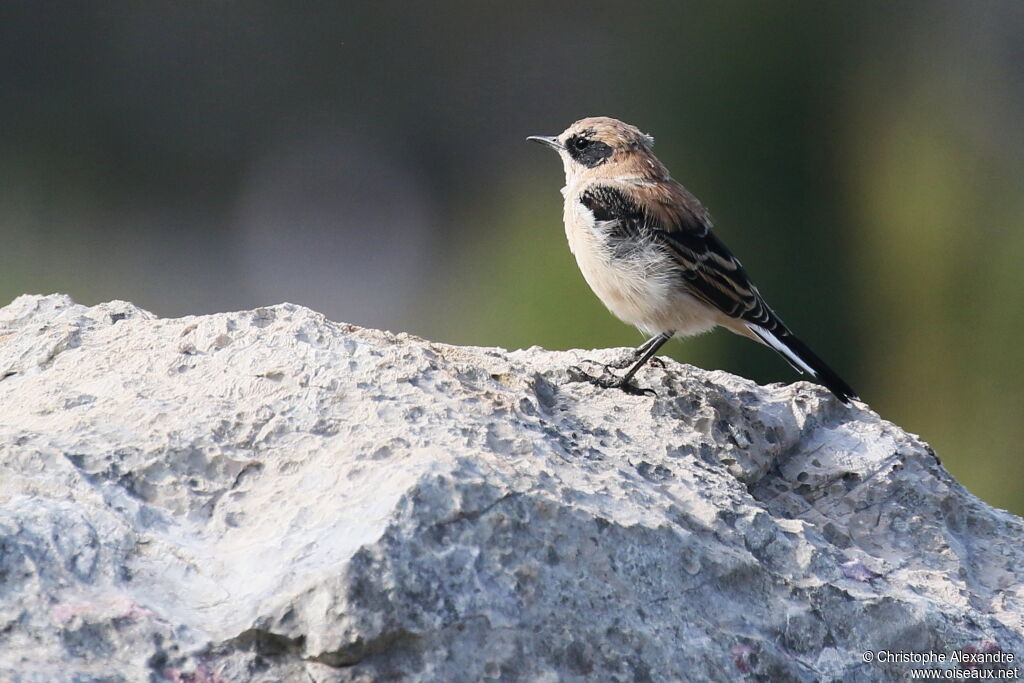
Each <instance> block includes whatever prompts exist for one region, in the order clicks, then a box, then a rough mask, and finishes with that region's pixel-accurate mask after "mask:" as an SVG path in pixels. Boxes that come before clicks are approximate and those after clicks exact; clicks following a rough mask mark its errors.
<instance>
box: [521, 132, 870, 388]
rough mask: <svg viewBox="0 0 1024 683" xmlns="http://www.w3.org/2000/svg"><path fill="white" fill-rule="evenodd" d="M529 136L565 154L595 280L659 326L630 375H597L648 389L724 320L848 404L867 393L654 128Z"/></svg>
mask: <svg viewBox="0 0 1024 683" xmlns="http://www.w3.org/2000/svg"><path fill="white" fill-rule="evenodd" d="M527 140H532V141H534V142H539V143H541V144H544V145H547V146H548V147H551V148H552V149H554V150H555V151H557V152H558V155H559V156H560V157H561V158H562V164H563V165H564V167H565V187H564V188H562V196H564V197H565V210H564V221H565V235H566V237H567V238H568V240H569V249H570V250H571V251H572V253H573V255H574V256H575V257H576V263H577V264H578V265H579V267H580V271H581V272H582V273H583V277H584V278H585V279H586V281H587V284H589V285H590V288H591V289H593V290H594V293H595V294H597V296H598V298H599V299H601V301H602V303H604V305H605V306H607V307H608V310H610V311H611V312H612V313H614V314H615V315H616V316H617V317H618V318H619V319H620V320H622V321H623V322H626V323H629V324H630V325H634V326H636V327H638V328H640V329H641V330H642V331H643V332H645V333H647V334H648V335H651V338H650V339H649V340H648V341H647V342H645V343H644V344H642V345H641V346H640V347H639V348H637V350H636V362H634V363H633V365H632V366H631V367H630V368H629V369H628V370H627V371H626V373H625V374H624V375H622V377H617V378H615V379H613V380H601V379H597V378H593V377H591V378H590V379H591V381H594V382H595V383H597V384H599V385H601V386H604V387H608V388H611V387H617V388H620V389H623V390H625V391H627V392H629V393H633V394H637V393H646V392H645V391H644V390H641V389H638V388H637V387H635V386H634V385H632V384H631V380H632V379H633V375H635V374H636V372H637V370H639V369H640V368H641V367H642V366H643V365H644V364H645V363H647V361H649V360H650V359H651V358H652V357H653V356H654V354H655V353H657V352H658V349H660V348H661V347H662V345H663V344H665V342H667V341H668V340H669V339H671V338H672V337H675V336H691V335H695V334H701V333H702V332H707V331H709V330H711V329H712V328H714V327H715V326H716V325H721V326H722V327H725V328H726V329H729V330H731V331H733V332H735V333H736V334H739V335H742V336H744V337H749V338H750V339H753V340H754V341H757V342H760V343H762V344H764V345H766V346H769V347H771V348H772V349H774V350H775V351H777V352H778V353H779V354H780V355H781V356H782V357H783V358H785V359H786V360H787V361H788V362H789V364H790V365H792V366H793V368H795V369H796V370H797V372H799V373H801V374H803V373H804V372H807V373H810V374H811V375H813V376H814V377H815V378H816V379H818V380H819V381H820V382H821V383H822V384H824V385H825V386H826V387H827V388H828V389H829V390H830V391H831V392H832V393H833V394H835V395H836V397H837V398H838V399H839V400H840V401H842V402H843V403H846V404H849V403H850V401H851V400H860V399H858V398H857V394H856V392H854V390H853V389H851V388H850V385H848V384H847V383H846V382H844V381H843V380H842V379H840V377H839V375H837V374H836V373H835V372H833V371H832V369H831V368H829V366H828V365H826V364H825V362H824V361H823V360H821V359H820V358H818V356H817V355H815V354H814V352H813V351H811V350H810V349H809V348H808V347H807V346H806V345H805V344H804V343H803V342H801V341H800V340H799V339H797V338H796V337H795V336H793V333H792V332H790V331H789V328H788V327H786V325H785V323H783V322H782V320H781V319H780V318H779V316H778V315H776V314H775V311H773V310H772V309H771V308H770V307H769V306H768V304H767V303H766V302H765V300H764V298H763V297H762V296H761V293H760V292H759V291H758V290H757V287H755V286H754V283H752V282H751V281H750V277H749V276H748V275H747V272H746V271H745V270H744V269H743V266H742V265H740V262H739V261H738V260H737V259H736V257H735V256H733V255H732V252H730V251H729V250H728V249H727V248H726V246H725V245H724V244H723V243H722V241H721V240H719V239H718V237H716V236H715V234H714V233H713V232H712V231H711V217H710V216H709V214H708V212H707V211H706V210H705V209H704V207H703V206H701V203H700V202H699V201H697V198H696V197H694V196H693V195H692V194H690V192H689V191H688V190H687V189H686V188H685V187H683V186H682V185H680V184H679V183H678V182H676V181H675V180H673V179H672V177H671V176H670V175H669V172H668V169H667V168H665V165H664V164H662V163H661V162H660V161H658V158H657V157H655V156H654V153H653V152H652V151H651V148H652V147H653V145H654V139H653V138H652V137H650V136H649V135H646V134H644V133H641V132H640V130H639V129H637V128H636V127H634V126H631V125H629V124H626V123H623V122H622V121H619V120H617V119H613V118H608V117H604V116H597V117H592V118H585V119H581V120H579V121H577V122H576V123H574V124H572V125H571V126H569V127H568V128H567V129H566V130H565V132H563V133H562V134H561V135H557V136H551V137H546V136H540V135H534V136H530V137H529V138H527Z"/></svg>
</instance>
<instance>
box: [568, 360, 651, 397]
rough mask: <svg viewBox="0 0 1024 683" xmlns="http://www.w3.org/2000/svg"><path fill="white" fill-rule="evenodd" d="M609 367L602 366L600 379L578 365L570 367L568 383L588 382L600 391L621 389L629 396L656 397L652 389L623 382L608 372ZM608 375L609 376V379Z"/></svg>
mask: <svg viewBox="0 0 1024 683" xmlns="http://www.w3.org/2000/svg"><path fill="white" fill-rule="evenodd" d="M609 367H611V366H610V365H605V366H604V371H605V375H603V376H601V377H595V376H593V375H591V374H590V373H588V372H586V371H585V370H583V368H581V367H579V366H578V365H572V366H570V367H569V368H567V372H568V373H569V377H570V381H573V382H589V383H590V384H593V385H594V386H597V387H601V388H602V389H621V390H622V391H624V392H626V393H627V394H629V395H630V396H653V397H657V396H658V392H656V391H655V390H654V389H641V388H640V387H638V386H636V385H635V384H632V383H630V382H623V381H622V378H621V377H618V376H616V375H615V374H614V373H613V372H611V370H609ZM608 375H610V377H609V376H608Z"/></svg>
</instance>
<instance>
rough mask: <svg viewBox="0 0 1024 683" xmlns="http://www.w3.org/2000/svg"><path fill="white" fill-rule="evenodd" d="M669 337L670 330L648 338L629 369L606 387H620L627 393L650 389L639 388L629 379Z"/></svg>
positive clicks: (644, 391) (641, 392)
mask: <svg viewBox="0 0 1024 683" xmlns="http://www.w3.org/2000/svg"><path fill="white" fill-rule="evenodd" d="M671 338H672V333H671V332H662V333H661V334H659V335H658V336H657V337H652V338H651V339H650V340H648V341H647V342H646V343H645V344H644V345H643V346H641V347H640V349H638V350H642V353H641V354H640V358H639V359H638V360H637V361H636V362H635V363H633V366H632V367H631V368H630V369H629V370H626V374H625V375H623V376H622V377H618V378H616V379H615V380H613V381H611V382H609V383H608V388H609V389H610V388H613V387H614V388H617V389H622V390H623V391H625V392H626V393H627V394H636V393H640V394H644V393H646V392H648V391H651V390H650V389H639V388H637V387H635V386H633V385H632V384H630V380H632V379H633V375H635V374H636V373H637V371H638V370H639V369H640V368H642V367H643V366H644V365H645V364H646V363H647V361H649V360H650V359H651V358H653V357H654V354H656V353H657V352H658V349H660V348H661V347H662V346H664V345H665V342H667V341H668V340H669V339H671ZM652 393H653V392H652Z"/></svg>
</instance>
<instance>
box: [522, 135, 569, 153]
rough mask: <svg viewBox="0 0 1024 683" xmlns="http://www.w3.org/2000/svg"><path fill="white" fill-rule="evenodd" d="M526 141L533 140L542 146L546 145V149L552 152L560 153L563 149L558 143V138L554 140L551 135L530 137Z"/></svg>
mask: <svg viewBox="0 0 1024 683" xmlns="http://www.w3.org/2000/svg"><path fill="white" fill-rule="evenodd" d="M526 139H527V140H533V141H534V142H539V143H540V144H542V145H547V146H548V147H550V148H551V149H554V150H559V151H561V150H563V149H565V145H563V144H562V143H561V142H559V141H558V138H556V137H555V136H554V135H552V136H551V137H547V136H545V135H531V136H530V137H528V138H526Z"/></svg>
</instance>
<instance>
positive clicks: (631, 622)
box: [0, 295, 1024, 682]
mask: <svg viewBox="0 0 1024 683" xmlns="http://www.w3.org/2000/svg"><path fill="white" fill-rule="evenodd" d="M627 353H628V352H627V351H626V350H624V349H611V350H605V351H569V352H553V351H545V350H543V349H539V348H532V349H527V350H524V351H513V352H507V351H504V350H502V349H489V348H464V347H455V346H447V345H444V344H435V343H432V342H428V341H424V340H422V339H418V338H415V337H411V336H409V335H405V334H400V335H392V334H390V333H386V332H380V331H376V330H369V329H360V328H357V327H353V326H351V325H344V324H337V323H332V322H329V321H327V320H325V319H324V318H323V316H321V315H319V314H317V313H314V312H313V311H310V310H307V309H305V308H302V307H299V306H294V305H291V304H282V305H279V306H274V307H270V308H263V309H258V310H255V311H244V312H239V313H223V314H218V315H209V316H201V317H189V318H180V319H159V318H156V317H155V316H153V315H152V314H150V313H147V312H145V311H142V310H139V309H138V308H136V307H134V306H132V305H131V304H128V303H125V302H120V301H115V302H111V303H107V304H102V305H99V306H95V307H92V308H87V307H84V306H79V305H76V304H75V303H73V302H72V301H71V300H70V299H69V298H67V297H65V296H56V295H55V296H47V297H40V296H22V297H19V298H18V299H16V300H15V301H14V302H13V303H12V304H10V305H9V306H7V307H6V308H3V309H0V378H3V379H2V380H0V407H2V409H0V473H2V477H0V680H8V679H10V680H16V681H46V682H50V681H64V680H67V681H71V680H75V681H91V680H102V681H122V680H123V681H142V680H152V681H160V680H170V681H279V680H313V681H372V680H438V681H440V680H444V681H477V680H486V679H495V680H510V681H512V680H524V681H525V680H528V681H538V680H540V681H544V680H547V681H556V680H566V681H575V680H578V681H584V680H614V681H634V680H640V681H643V680H648V681H671V680H721V681H732V680H737V679H742V678H751V679H757V680H805V681H817V680H837V681H838V680H844V681H846V680H852V681H857V680H864V681H867V680H901V679H903V678H905V677H906V675H907V672H908V671H909V669H910V668H914V665H911V664H904V663H894V662H881V663H880V662H878V661H875V662H865V661H864V656H863V653H864V652H865V651H866V650H871V651H878V650H889V651H893V652H898V651H934V652H942V653H946V655H947V657H948V656H950V655H951V654H952V653H953V652H955V651H964V650H968V651H970V650H972V649H973V651H982V652H985V651H987V652H990V653H995V654H996V655H998V656H1002V657H1003V658H1004V659H1005V658H1006V657H1007V656H1009V655H1013V656H1014V657H1015V658H1016V661H1015V662H1014V663H1004V664H1002V665H1000V666H1002V667H1004V668H1008V667H1013V666H1020V664H1019V662H1020V659H1021V657H1022V656H1024V548H1022V538H1024V524H1022V521H1021V520H1020V519H1018V518H1016V517H1014V516H1012V515H1010V514H1008V513H1006V512H1003V511H1000V510H995V509H992V508H990V507H988V506H987V505H985V504H983V503H981V502H980V501H978V500H977V499H976V498H975V497H974V496H972V495H971V494H969V493H968V492H967V491H965V490H964V489H963V488H962V487H961V486H960V485H958V484H957V483H956V482H955V481H954V480H953V479H952V478H951V477H950V476H949V474H948V473H947V472H946V471H945V470H944V469H943V468H942V466H941V465H940V464H939V462H938V460H937V459H936V457H935V455H934V453H932V451H931V450H930V449H929V448H928V446H927V445H926V444H924V443H923V442H921V441H920V440H919V439H918V438H917V437H915V436H913V435H909V434H907V433H905V432H903V431H902V430H900V429H899V428H898V427H895V426H894V425H892V424H890V423H888V422H885V421H884V420H881V419H879V417H878V416H877V415H876V414H875V413H873V412H871V411H869V410H868V409H866V408H863V407H860V408H847V407H844V406H843V405H841V404H840V403H838V402H837V401H835V400H834V399H833V398H832V397H831V396H830V395H829V394H828V393H827V392H826V391H825V390H824V389H821V388H819V387H817V386H815V385H811V384H807V383H798V384H794V385H790V386H781V385H773V386H769V387H760V386H757V385H756V384H754V383H752V382H749V381H747V380H743V379H740V378H738V377H734V376H732V375H729V374H726V373H724V372H706V371H703V370H699V369H697V368H693V367H690V366H687V365H681V364H678V363H674V362H671V361H669V362H667V368H666V369H664V370H663V369H659V368H654V367H651V368H645V369H644V370H643V371H641V373H640V374H639V377H638V380H639V383H640V384H641V385H642V386H648V387H652V388H654V389H655V390H656V391H657V392H658V396H657V397H646V396H645V397H636V396H627V395H625V394H623V393H621V392H618V391H606V390H601V389H598V388H597V387H595V386H593V385H591V384H588V383H586V382H582V381H579V377H578V375H576V374H574V373H572V372H567V368H568V367H569V366H571V365H577V364H578V365H582V366H583V367H584V368H586V369H588V370H597V369H599V366H598V365H595V364H589V365H588V364H587V361H591V360H596V361H601V362H611V361H614V360H620V359H623V358H625V357H626V356H627ZM999 653H1002V655H1000V654H999ZM950 666H953V667H956V666H958V665H957V664H951V665H950ZM987 666H988V665H987Z"/></svg>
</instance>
